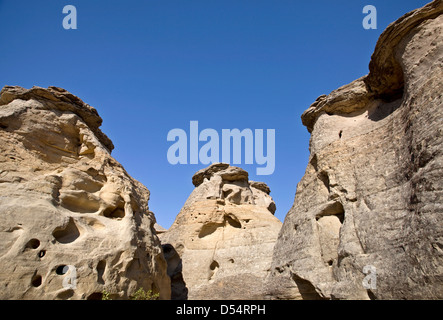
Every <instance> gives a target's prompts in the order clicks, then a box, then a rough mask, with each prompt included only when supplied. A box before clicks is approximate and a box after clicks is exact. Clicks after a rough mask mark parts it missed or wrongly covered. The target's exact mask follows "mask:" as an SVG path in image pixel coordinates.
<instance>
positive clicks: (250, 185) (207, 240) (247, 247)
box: [160, 163, 281, 299]
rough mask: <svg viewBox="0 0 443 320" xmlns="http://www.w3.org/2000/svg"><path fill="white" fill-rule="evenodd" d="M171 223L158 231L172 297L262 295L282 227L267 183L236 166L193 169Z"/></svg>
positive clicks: (249, 296)
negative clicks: (189, 186)
mask: <svg viewBox="0 0 443 320" xmlns="http://www.w3.org/2000/svg"><path fill="white" fill-rule="evenodd" d="M192 182H193V183H194V185H195V187H196V188H195V189H194V191H193V192H192V193H191V195H190V196H189V198H188V200H187V201H186V203H185V205H184V206H183V208H182V210H181V211H180V213H179V214H178V215H177V217H176V219H175V221H174V223H173V225H172V226H171V228H170V229H169V230H168V231H166V232H164V233H162V234H161V235H160V238H161V241H162V244H163V248H164V251H165V257H166V260H167V261H168V274H169V275H170V276H171V281H172V298H173V299H261V298H263V297H264V287H263V284H264V279H265V278H266V276H267V274H268V272H269V268H270V264H271V258H272V250H273V247H274V243H275V241H276V239H277V235H278V232H279V230H280V228H281V222H280V221H279V220H278V219H277V218H276V217H274V215H273V213H274V212H275V209H276V207H275V203H274V201H273V200H272V198H271V196H270V195H269V193H270V189H269V187H268V186H267V185H266V184H265V183H262V182H253V181H249V180H248V173H247V172H246V171H244V170H243V169H240V168H238V167H231V166H229V165H228V164H223V163H217V164H213V165H211V166H209V167H208V168H206V169H203V170H200V171H199V172H197V173H196V174H195V175H194V176H193V178H192Z"/></svg>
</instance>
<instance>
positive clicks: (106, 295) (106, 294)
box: [102, 290, 112, 300]
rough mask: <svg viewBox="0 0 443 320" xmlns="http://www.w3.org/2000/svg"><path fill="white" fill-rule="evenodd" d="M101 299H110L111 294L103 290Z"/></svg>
mask: <svg viewBox="0 0 443 320" xmlns="http://www.w3.org/2000/svg"><path fill="white" fill-rule="evenodd" d="M102 300H112V299H111V294H110V293H109V292H108V291H106V290H103V291H102Z"/></svg>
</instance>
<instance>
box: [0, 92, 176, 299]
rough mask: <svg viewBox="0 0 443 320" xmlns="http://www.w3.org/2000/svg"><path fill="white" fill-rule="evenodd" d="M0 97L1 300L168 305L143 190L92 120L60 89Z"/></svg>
mask: <svg viewBox="0 0 443 320" xmlns="http://www.w3.org/2000/svg"><path fill="white" fill-rule="evenodd" d="M0 95H1V96H0V141H1V143H0V150H1V152H0V234H1V236H0V266H1V272H0V299H94V298H98V299H99V298H100V297H101V292H102V291H103V290H106V291H107V292H109V293H110V294H111V298H113V299H118V298H128V296H129V295H131V294H132V293H134V291H135V290H137V289H139V288H144V289H145V290H150V289H152V290H153V291H154V292H158V293H159V294H160V298H162V299H168V298H169V297H170V283H169V278H168V276H167V274H166V262H165V260H164V258H163V255H162V250H161V245H160V242H159V240H158V238H157V236H156V235H155V232H154V229H153V226H154V223H155V218H154V215H153V213H152V212H150V211H149V210H148V199H149V191H148V189H146V187H144V186H143V185H142V184H141V183H139V182H137V181H136V180H134V179H132V178H131V177H130V176H129V175H128V174H127V173H126V171H125V170H124V169H123V167H122V166H121V165H120V164H119V163H118V162H117V161H116V160H115V159H113V158H112V156H111V154H110V152H111V150H112V149H113V145H112V142H111V141H110V140H109V139H108V138H107V137H106V136H105V135H104V134H103V133H102V132H101V131H100V129H99V127H100V125H101V122H102V119H101V118H100V117H99V115H98V114H97V111H96V110H95V109H94V108H93V107H91V106H89V105H87V104H85V103H84V102H83V101H81V100H80V99H79V98H77V97H76V96H74V95H72V94H70V93H68V92H67V91H65V90H63V89H60V88H56V87H49V88H48V89H43V88H39V87H33V88H32V89H29V90H26V89H23V88H21V87H4V88H3V90H2V91H1V92H0ZM74 273H76V275H75V274H74ZM74 275H75V277H74ZM67 277H69V278H70V279H68V278H67ZM67 280H69V281H67Z"/></svg>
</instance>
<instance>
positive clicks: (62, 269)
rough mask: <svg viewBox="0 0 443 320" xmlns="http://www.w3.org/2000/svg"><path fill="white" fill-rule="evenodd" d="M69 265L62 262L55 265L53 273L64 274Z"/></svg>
mask: <svg viewBox="0 0 443 320" xmlns="http://www.w3.org/2000/svg"><path fill="white" fill-rule="evenodd" d="M68 270H69V267H68V266H67V265H65V264H62V265H60V266H58V267H57V269H55V273H56V274H58V275H59V276H62V275H64V274H66V272H68Z"/></svg>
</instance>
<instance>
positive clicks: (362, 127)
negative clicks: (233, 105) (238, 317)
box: [267, 1, 443, 299]
mask: <svg viewBox="0 0 443 320" xmlns="http://www.w3.org/2000/svg"><path fill="white" fill-rule="evenodd" d="M442 12H443V2H442V1H434V2H432V3H430V4H428V5H426V6H425V7H423V8H421V9H418V10H415V11H413V12H411V13H408V14H406V15H405V16H403V17H401V18H400V19H399V20H398V21H396V22H394V23H392V24H391V25H390V26H389V27H388V28H387V30H386V31H384V32H383V34H382V35H381V37H380V39H379V41H378V43H377V46H376V49H375V52H374V54H373V56H372V60H371V63H370V73H369V74H368V75H367V76H365V77H362V78H361V79H358V80H356V81H354V82H352V83H351V84H349V85H346V86H344V87H342V88H340V89H338V90H336V91H334V92H332V93H331V94H329V95H328V96H321V97H319V98H318V99H317V101H316V102H315V103H314V104H312V106H311V107H310V108H309V109H308V110H307V111H306V112H305V113H304V114H303V116H302V121H303V123H304V124H305V125H306V126H307V128H308V130H309V131H310V132H311V140H310V152H311V154H310V159H309V164H308V167H307V169H306V173H305V175H304V177H303V178H302V180H301V181H300V183H299V184H298V186H297V193H296V197H295V201H294V205H293V207H292V209H291V210H290V211H289V213H288V215H287V217H286V219H285V221H284V224H283V227H282V230H281V232H280V234H279V238H278V241H277V243H276V245H275V250H274V256H273V262H272V270H271V274H270V276H269V278H268V280H267V287H268V294H269V297H270V298H273V299H286V298H287V299H322V298H325V299H428V298H429V299H442V298H443V218H442V217H443V182H442V176H443V132H442V130H443V96H442V92H443V16H442V15H441V13H442ZM365 266H370V268H373V269H372V270H376V274H375V276H376V282H374V283H371V284H370V285H369V286H368V282H366V285H365V286H364V285H363V280H364V279H365V277H366V276H367V275H369V276H371V275H370V274H367V271H365V270H367V269H365ZM365 272H366V273H365ZM372 276H374V274H372Z"/></svg>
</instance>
